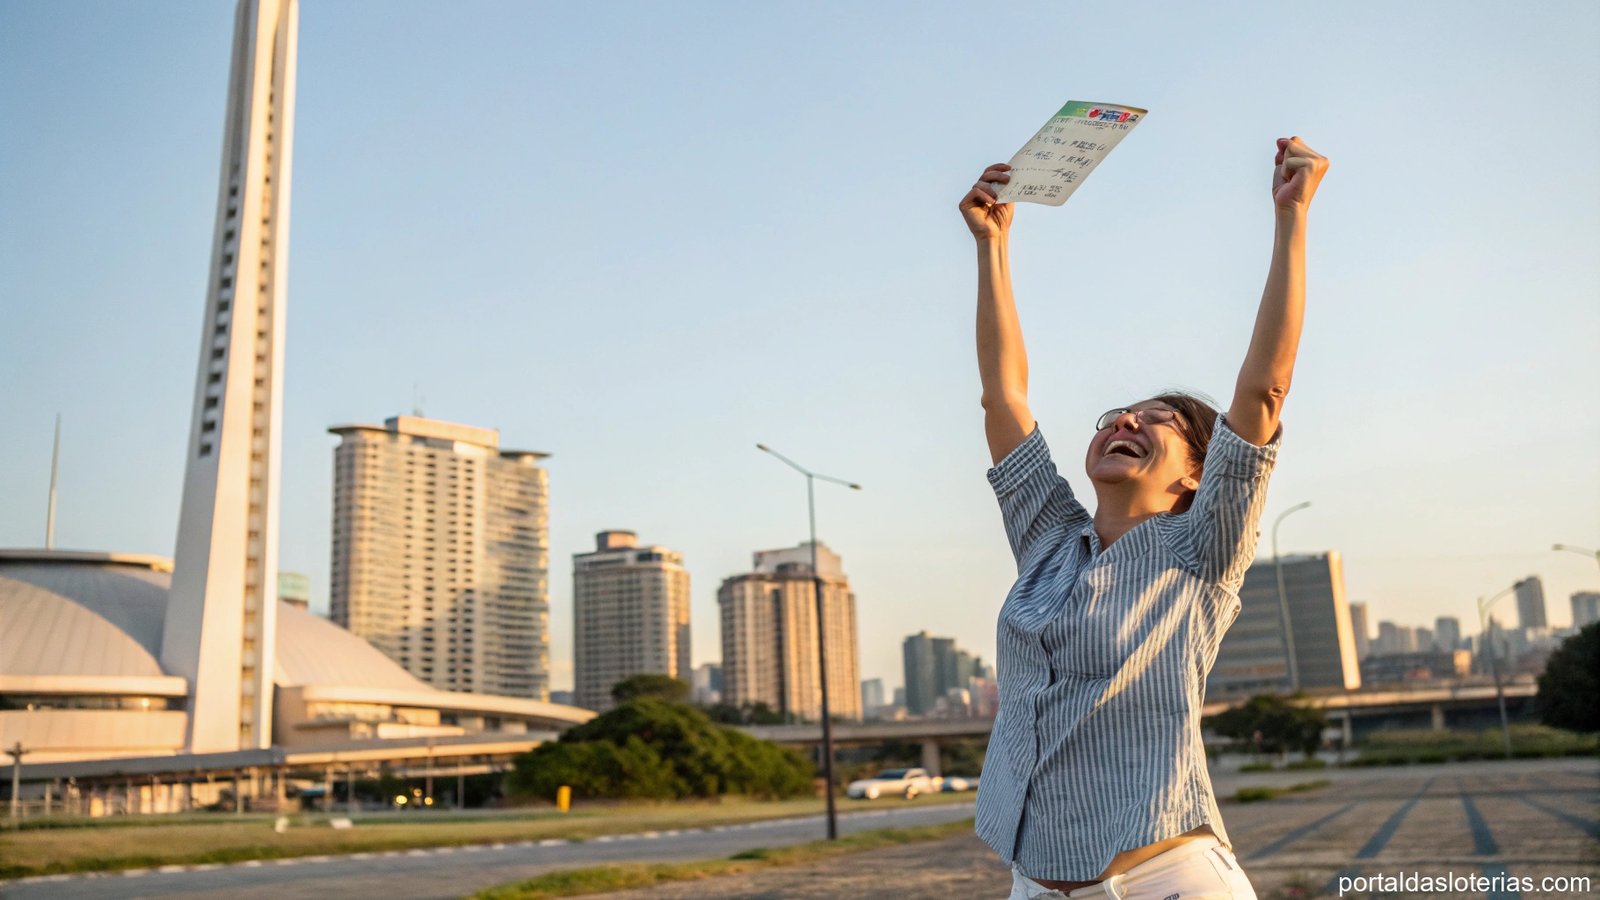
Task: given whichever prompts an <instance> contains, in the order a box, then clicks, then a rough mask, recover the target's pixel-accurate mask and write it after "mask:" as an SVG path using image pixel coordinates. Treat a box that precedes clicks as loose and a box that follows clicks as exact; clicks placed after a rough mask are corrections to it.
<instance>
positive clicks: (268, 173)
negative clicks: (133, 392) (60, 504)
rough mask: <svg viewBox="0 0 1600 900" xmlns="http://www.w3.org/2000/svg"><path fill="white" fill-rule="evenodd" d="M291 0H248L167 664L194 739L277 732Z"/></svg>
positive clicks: (164, 644) (266, 736) (189, 448)
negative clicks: (184, 690) (183, 682)
mask: <svg viewBox="0 0 1600 900" xmlns="http://www.w3.org/2000/svg"><path fill="white" fill-rule="evenodd" d="M297 16H298V13H297V7H296V4H295V0H240V2H239V5H238V7H237V10H236V12H235V15H234V35H233V64H232V70H231V72H230V74H229V78H228V111H227V117H226V119H225V120H224V123H223V135H222V179H221V183H220V184H219V186H218V189H217V217H216V226H215V227H216V237H215V239H214V241H213V244H212V250H211V267H210V277H209V280H208V284H207V288H206V312H205V320H204V322H203V323H202V330H201V335H200V366H199V372H198V373H197V374H196V377H195V394H194V409H193V416H192V419H191V421H192V424H191V425H190V429H189V442H188V444H187V445H186V447H185V454H186V456H187V464H186V467H185V470H184V478H183V504H182V506H181V508H180V510H179V515H178V540H177V549H176V553H175V560H174V568H173V573H172V593H171V600H170V602H169V605H168V608H167V614H166V619H165V623H164V625H163V633H162V640H161V662H162V666H163V667H164V668H165V669H166V670H167V671H169V672H171V673H172V674H174V675H179V676H182V677H183V678H186V679H188V681H189V685H190V701H189V703H190V706H189V718H188V733H187V735H186V747H187V749H188V750H190V751H191V752H195V753H209V752H223V751H230V750H242V749H260V748H264V747H267V746H269V745H270V744H271V742H272V685H273V680H272V676H273V673H272V664H273V651H274V646H273V641H274V637H275V635H276V631H277V606H278V603H277V583H278V473H279V465H280V463H279V445H280V436H279V423H280V421H281V419H282V408H283V339H284V284H285V279H286V278H287V275H288V265H289V246H288V242H289V172H290V159H291V147H292V146H293V139H294V87H295V40H296V37H295V35H296V29H297Z"/></svg>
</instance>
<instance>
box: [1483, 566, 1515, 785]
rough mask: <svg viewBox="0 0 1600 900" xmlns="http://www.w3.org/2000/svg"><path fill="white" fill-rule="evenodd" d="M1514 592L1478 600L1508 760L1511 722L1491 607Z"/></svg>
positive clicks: (1510, 589)
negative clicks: (1490, 611) (1495, 647)
mask: <svg viewBox="0 0 1600 900" xmlns="http://www.w3.org/2000/svg"><path fill="white" fill-rule="evenodd" d="M1514 590H1516V586H1515V585H1513V586H1511V587H1508V588H1506V589H1505V590H1503V591H1501V592H1500V593H1498V594H1495V595H1494V596H1493V597H1490V598H1489V599H1488V600H1485V599H1483V598H1482V597H1479V598H1478V629H1479V631H1478V633H1479V634H1480V635H1482V636H1483V639H1484V640H1485V641H1487V642H1488V643H1489V670H1490V671H1491V672H1493V673H1494V695H1495V699H1496V700H1497V701H1498V702H1499V704H1500V736H1501V738H1503V739H1504V741H1505V747H1506V759H1510V758H1511V720H1510V719H1509V718H1508V717H1507V716H1506V689H1505V685H1504V683H1503V682H1501V680H1500V660H1499V657H1498V655H1497V654H1496V653H1495V650H1494V619H1492V618H1489V607H1491V606H1493V605H1495V603H1497V602H1499V600H1500V599H1501V598H1502V597H1505V596H1506V595H1507V594H1510V593H1511V592H1512V591H1514Z"/></svg>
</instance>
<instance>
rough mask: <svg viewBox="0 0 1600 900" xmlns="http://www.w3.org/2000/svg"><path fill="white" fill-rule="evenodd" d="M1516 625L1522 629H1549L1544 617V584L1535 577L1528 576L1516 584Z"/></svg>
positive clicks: (1514, 587)
mask: <svg viewBox="0 0 1600 900" xmlns="http://www.w3.org/2000/svg"><path fill="white" fill-rule="evenodd" d="M1513 589H1514V590H1515V591H1516V592H1517V625H1518V626H1520V627H1522V628H1549V627H1550V623H1549V622H1548V621H1547V620H1546V619H1545V615H1544V582H1542V581H1540V580H1539V576H1537V575H1529V576H1528V577H1527V578H1524V579H1522V580H1521V581H1519V582H1517V583H1516V584H1515V585H1514V586H1513Z"/></svg>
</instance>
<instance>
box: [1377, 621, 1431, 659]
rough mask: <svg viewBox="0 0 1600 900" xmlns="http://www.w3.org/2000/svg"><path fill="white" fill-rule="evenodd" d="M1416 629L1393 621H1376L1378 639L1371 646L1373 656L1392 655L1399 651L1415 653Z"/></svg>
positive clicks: (1417, 648) (1416, 649) (1416, 647)
mask: <svg viewBox="0 0 1600 900" xmlns="http://www.w3.org/2000/svg"><path fill="white" fill-rule="evenodd" d="M1419 649H1421V648H1419V647H1418V646H1417V630H1416V629H1415V628H1412V627H1411V626H1409V625H1396V624H1395V623H1393V622H1379V623H1378V640H1377V643H1375V644H1374V645H1373V647H1372V654H1373V655H1374V656H1393V655H1395V654H1399V653H1416V652H1417V651H1418V650H1419Z"/></svg>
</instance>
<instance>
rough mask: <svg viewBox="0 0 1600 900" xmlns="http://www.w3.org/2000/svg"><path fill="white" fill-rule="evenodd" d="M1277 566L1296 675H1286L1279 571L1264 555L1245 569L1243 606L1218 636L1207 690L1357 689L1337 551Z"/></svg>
mask: <svg viewBox="0 0 1600 900" xmlns="http://www.w3.org/2000/svg"><path fill="white" fill-rule="evenodd" d="M1282 563H1283V585H1284V595H1285V597H1286V598H1287V600H1288V607H1289V623H1290V634H1292V635H1293V641H1294V659H1295V668H1296V670H1297V673H1298V678H1297V679H1291V678H1290V676H1289V663H1288V659H1289V647H1288V641H1286V640H1285V638H1284V627H1283V614H1282V612H1281V606H1280V604H1279V602H1278V577H1277V570H1276V568H1275V566H1274V564H1273V560H1271V559H1266V560H1262V561H1260V562H1257V563H1256V564H1254V565H1252V566H1251V567H1250V568H1249V570H1248V571H1247V572H1246V573H1245V577H1244V584H1243V585H1242V586H1241V587H1240V588H1239V599H1240V601H1241V603H1242V604H1243V609H1242V610H1241V611H1240V613H1239V618H1238V619H1237V620H1236V621H1235V622H1234V623H1233V627H1232V628H1230V629H1228V633H1227V634H1226V635H1225V636H1224V637H1223V638H1222V646H1221V647H1220V648H1219V649H1218V651H1217V660H1216V663H1215V665H1214V666H1213V667H1212V669H1211V676H1210V678H1209V679H1207V681H1206V691H1207V693H1208V694H1234V695H1237V694H1240V693H1257V692H1262V691H1288V690H1290V689H1291V687H1292V686H1294V683H1295V682H1296V681H1297V682H1298V686H1299V687H1300V688H1301V689H1302V690H1308V691H1314V690H1319V689H1321V690H1327V689H1334V690H1355V689H1356V688H1359V687H1360V686H1361V669H1360V663H1359V661H1358V660H1357V659H1356V643H1355V633H1354V631H1353V629H1352V628H1351V624H1350V607H1349V604H1348V603H1347V602H1346V601H1345V596H1344V567H1343V564H1342V562H1341V560H1340V557H1339V553H1338V552H1337V551H1333V550H1330V551H1328V552H1327V553H1324V554H1320V555H1316V556H1285V557H1284V558H1283V560H1282Z"/></svg>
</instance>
